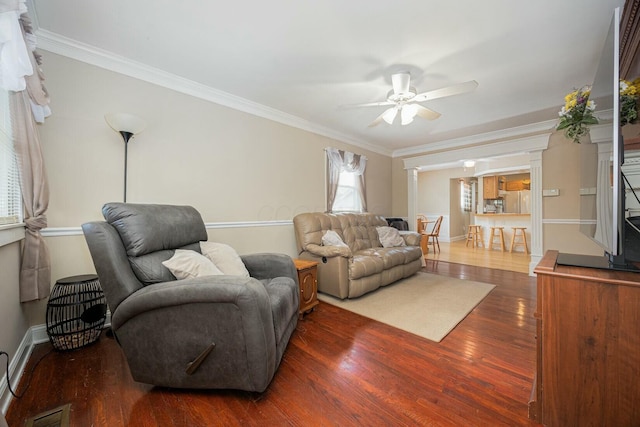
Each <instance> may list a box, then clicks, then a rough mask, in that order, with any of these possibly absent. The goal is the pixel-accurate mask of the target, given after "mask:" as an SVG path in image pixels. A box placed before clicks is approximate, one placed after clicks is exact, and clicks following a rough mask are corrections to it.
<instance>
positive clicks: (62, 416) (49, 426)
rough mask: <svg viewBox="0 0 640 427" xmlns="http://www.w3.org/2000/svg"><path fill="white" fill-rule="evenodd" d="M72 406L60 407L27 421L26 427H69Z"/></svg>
mask: <svg viewBox="0 0 640 427" xmlns="http://www.w3.org/2000/svg"><path fill="white" fill-rule="evenodd" d="M70 410H71V404H66V405H63V406H60V407H58V408H56V409H52V410H50V411H47V412H43V413H42V414H38V415H36V416H35V417H31V418H29V419H28V420H27V422H26V424H25V426H26V427H69V412H70Z"/></svg>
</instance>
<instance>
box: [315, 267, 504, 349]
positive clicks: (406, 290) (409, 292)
mask: <svg viewBox="0 0 640 427" xmlns="http://www.w3.org/2000/svg"><path fill="white" fill-rule="evenodd" d="M493 288H495V285H491V284H488V283H482V282H474V281H471V280H460V279H454V278H451V277H446V276H439V275H437V274H430V273H421V272H418V273H416V274H415V275H413V276H411V277H408V278H406V279H403V280H401V281H399V282H396V283H394V284H391V285H388V286H384V287H382V288H379V289H378V290H376V291H374V292H370V293H368V294H365V295H363V296H361V297H359V298H354V299H345V300H340V299H338V298H334V297H332V296H329V295H325V294H322V293H320V294H318V299H320V300H321V301H324V302H326V303H328V304H331V305H335V306H337V307H340V308H343V309H345V310H349V311H352V312H354V313H357V314H360V315H362V316H365V317H368V318H370V319H374V320H377V321H379V322H382V323H386V324H387V325H391V326H394V327H396V328H399V329H402V330H405V331H407V332H411V333H413V334H416V335H419V336H421V337H424V338H427V339H429V340H431V341H435V342H440V341H442V339H443V338H444V337H445V336H447V334H448V333H449V332H451V331H452V330H453V328H455V327H456V325H457V324H458V323H460V322H461V321H462V320H463V319H464V318H465V317H467V315H468V314H469V313H470V312H471V310H473V309H474V308H475V306H477V305H478V304H479V303H480V301H482V300H483V299H484V297H486V296H487V295H488V294H489V292H491V290H492V289H493Z"/></svg>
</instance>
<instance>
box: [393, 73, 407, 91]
mask: <svg viewBox="0 0 640 427" xmlns="http://www.w3.org/2000/svg"><path fill="white" fill-rule="evenodd" d="M410 82H411V74H409V73H397V74H394V75H392V76H391V85H392V86H393V91H394V93H395V94H396V95H400V94H404V93H408V92H409V84H410Z"/></svg>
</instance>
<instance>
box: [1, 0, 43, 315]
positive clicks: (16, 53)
mask: <svg viewBox="0 0 640 427" xmlns="http://www.w3.org/2000/svg"><path fill="white" fill-rule="evenodd" d="M26 12H27V10H26V6H25V5H24V1H16V0H0V14H2V16H1V17H0V25H2V28H1V29H0V30H1V31H0V32H1V33H2V34H3V35H4V36H6V37H4V38H3V39H2V40H0V58H2V60H1V61H0V67H1V68H2V70H1V71H2V73H1V74H2V76H3V77H2V81H1V82H0V83H1V84H2V87H3V88H4V89H5V90H9V91H10V99H11V103H10V108H11V126H12V133H13V140H14V149H15V152H16V156H17V159H18V167H19V169H20V189H21V192H22V200H23V203H24V222H25V225H26V237H25V241H24V244H23V246H22V264H21V267H20V300H21V301H22V302H26V301H33V300H38V299H42V298H46V297H48V296H49V292H50V289H51V261H50V257H49V250H48V248H47V245H46V243H45V241H44V239H43V238H42V235H41V234H40V230H42V229H43V228H44V227H46V226H47V217H46V215H45V214H46V211H47V208H48V206H49V184H48V180H47V173H46V168H45V165H44V158H43V156H42V149H41V146H40V140H39V136H38V129H37V125H36V121H37V122H43V121H44V118H45V117H47V116H48V115H50V114H51V111H50V110H49V106H48V105H49V96H48V94H47V91H46V89H45V88H44V85H43V81H44V75H43V73H42V70H41V68H40V65H41V64H40V62H41V57H40V56H39V55H38V54H37V53H36V51H35V36H34V35H33V34H32V27H31V22H30V20H29V18H28V16H27V15H26Z"/></svg>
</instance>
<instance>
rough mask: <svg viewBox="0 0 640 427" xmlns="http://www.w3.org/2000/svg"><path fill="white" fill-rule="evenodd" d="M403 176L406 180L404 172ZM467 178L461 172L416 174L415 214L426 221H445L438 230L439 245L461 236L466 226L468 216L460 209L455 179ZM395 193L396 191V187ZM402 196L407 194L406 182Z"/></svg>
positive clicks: (457, 184)
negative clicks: (436, 218) (426, 219)
mask: <svg viewBox="0 0 640 427" xmlns="http://www.w3.org/2000/svg"><path fill="white" fill-rule="evenodd" d="M404 173H405V176H406V171H404ZM468 177H470V176H469V172H468V171H465V170H464V168H449V169H438V170H433V171H425V172H420V173H418V197H417V209H418V212H419V213H422V214H424V215H427V216H429V217H434V216H439V215H443V216H444V217H445V220H444V221H443V222H442V228H441V230H440V236H441V240H442V241H447V240H448V239H450V238H456V237H459V236H464V233H465V229H464V227H465V225H466V224H468V223H469V218H468V217H469V214H465V213H464V212H462V211H461V209H460V184H459V182H458V179H459V178H468ZM394 191H396V186H395V185H394ZM398 191H400V190H398ZM404 192H405V194H406V193H407V189H406V179H405V188H404ZM405 212H406V207H405Z"/></svg>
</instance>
